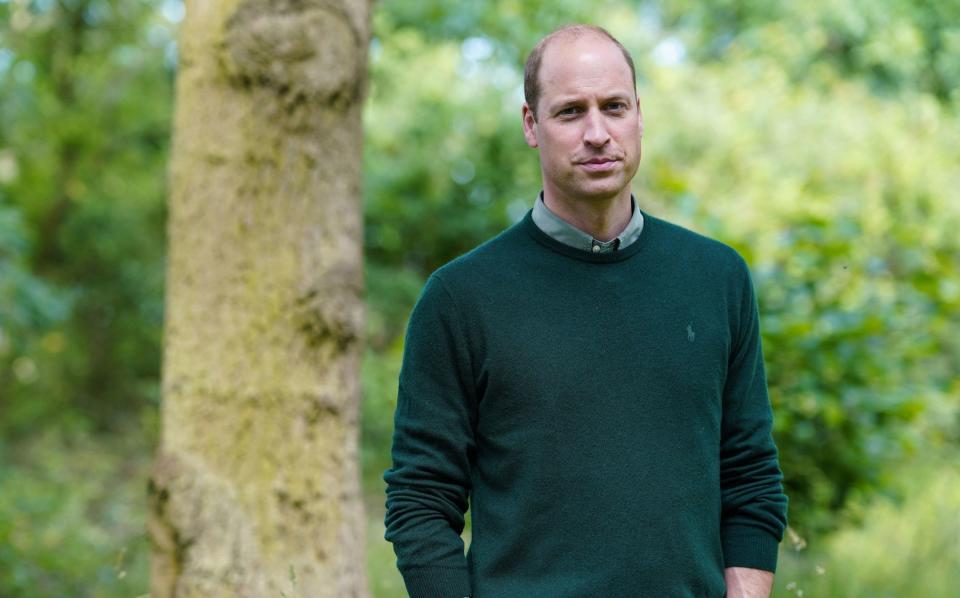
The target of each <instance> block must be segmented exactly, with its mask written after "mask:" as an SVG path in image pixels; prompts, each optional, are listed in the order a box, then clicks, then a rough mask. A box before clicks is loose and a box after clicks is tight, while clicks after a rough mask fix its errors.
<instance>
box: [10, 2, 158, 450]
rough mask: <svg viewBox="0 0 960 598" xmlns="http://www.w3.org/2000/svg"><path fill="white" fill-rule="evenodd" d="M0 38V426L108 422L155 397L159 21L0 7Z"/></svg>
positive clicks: (149, 7)
mask: <svg viewBox="0 0 960 598" xmlns="http://www.w3.org/2000/svg"><path fill="white" fill-rule="evenodd" d="M0 40H2V43H0V48H2V49H0V112H2V113H3V115H4V119H3V123H2V124H0V202H2V203H0V206H4V207H3V208H0V209H2V214H3V215H4V216H3V218H2V219H3V221H4V222H5V223H6V222H12V221H11V219H10V217H9V216H8V215H9V214H11V211H10V210H12V213H13V214H16V216H15V217H14V218H15V219H17V220H19V221H20V222H21V223H22V224H21V225H19V226H20V230H21V233H22V234H20V233H18V234H20V237H19V239H20V240H19V241H17V242H16V243H11V245H10V247H15V248H17V252H18V256H17V258H16V261H17V263H19V264H20V266H18V268H19V269H18V270H14V271H13V273H12V274H11V275H10V276H11V278H10V279H6V278H5V279H4V281H3V283H0V286H2V287H3V288H4V289H9V288H10V286H11V285H12V286H13V287H14V288H16V289H17V290H16V291H10V290H5V291H3V292H7V293H15V294H16V297H17V302H16V303H15V305H16V306H17V307H15V308H5V310H10V311H4V315H3V320H0V327H3V328H7V327H10V326H11V324H10V320H12V319H15V320H16V321H18V322H20V323H19V324H14V325H13V326H15V327H16V329H11V330H5V331H4V335H5V336H7V337H10V336H14V335H15V340H14V341H11V342H10V343H8V350H7V351H0V385H2V388H0V396H3V397H4V402H6V403H7V404H8V405H9V406H10V409H11V410H12V415H13V417H10V418H4V420H3V421H2V424H0V426H2V428H3V430H5V431H6V432H7V433H10V434H20V433H23V432H24V431H26V430H28V429H29V428H30V427H31V426H32V425H37V424H39V423H42V422H45V421H49V420H54V419H56V418H59V417H61V416H62V415H63V414H64V413H67V412H72V413H74V414H75V415H77V416H79V417H82V418H86V419H89V420H91V421H94V422H96V424H97V425H98V426H102V427H107V426H111V425H115V424H117V423H118V421H119V420H122V419H123V416H119V417H118V415H117V414H118V413H131V412H134V413H135V412H136V411H137V409H136V408H133V409H131V408H132V407H135V406H138V405H144V404H151V403H154V404H155V401H156V398H157V388H158V384H157V379H158V376H159V363H160V325H161V321H162V305H163V294H162V291H163V251H164V235H163V226H164V218H165V210H164V193H165V189H164V186H165V183H164V178H165V165H164V162H165V156H166V151H167V147H168V139H169V132H170V128H169V120H170V111H171V99H172V86H171V83H172V78H171V75H172V71H171V67H172V66H173V65H172V63H170V61H169V57H168V52H169V45H170V43H171V40H172V31H171V23H170V22H168V21H167V20H166V19H165V18H164V17H163V16H162V15H160V14H158V13H157V3H156V2H152V1H148V0H134V1H124V2H120V1H119V0H111V1H107V0H72V1H69V2H68V1H64V2H40V1H29V2H27V1H23V2H21V1H17V2H0ZM5 204H12V207H11V208H6V207H5ZM0 230H2V231H3V232H0V235H4V237H3V238H0V240H2V241H4V243H6V242H7V241H8V240H11V238H10V237H9V236H8V234H7V233H8V231H10V230H12V229H11V228H10V227H9V226H3V227H2V229H0ZM4 247H6V244H5V245H4ZM6 263H7V262H6V261H4V264H6ZM3 267H5V268H6V267H8V266H6V265H4V266H3ZM18 273H19V274H18ZM23 273H28V274H29V276H28V277H25V276H22V275H21V274H23ZM14 280H16V282H11V281H14ZM25 294H26V295H25ZM10 312H16V313H15V314H14V313H10ZM41 314H44V315H43V316H41ZM25 319H29V320H30V321H31V322H33V324H31V327H24V326H25V324H24V322H25ZM17 364H19V365H17ZM38 396H42V397H44V400H43V401H37V400H34V398H35V397H38Z"/></svg>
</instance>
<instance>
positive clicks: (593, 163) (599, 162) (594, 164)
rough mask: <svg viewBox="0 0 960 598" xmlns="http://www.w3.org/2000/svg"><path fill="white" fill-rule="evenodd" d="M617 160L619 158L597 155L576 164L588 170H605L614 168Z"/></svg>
mask: <svg viewBox="0 0 960 598" xmlns="http://www.w3.org/2000/svg"><path fill="white" fill-rule="evenodd" d="M619 161H620V159H619V158H606V157H599V158H590V159H589V160H584V161H582V162H578V163H577V164H578V165H579V166H580V167H581V168H583V169H584V170H587V171H588V172H606V171H608V170H613V169H614V168H616V166H617V163H618V162H619Z"/></svg>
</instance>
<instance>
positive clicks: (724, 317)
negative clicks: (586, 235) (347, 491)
mask: <svg viewBox="0 0 960 598" xmlns="http://www.w3.org/2000/svg"><path fill="white" fill-rule="evenodd" d="M644 218H645V226H644V230H643V234H642V235H641V236H640V239H639V240H638V241H637V242H635V243H633V244H632V245H630V246H629V247H627V248H625V249H623V250H621V251H618V252H614V253H604V254H592V253H589V252H586V251H582V250H580V249H575V248H572V247H569V246H567V245H564V244H562V243H560V242H558V241H556V240H555V239H553V238H551V237H549V236H547V235H546V234H544V233H543V232H542V231H541V230H540V229H538V228H537V227H536V225H535V224H533V222H532V220H531V217H530V213H527V215H526V217H525V218H524V219H523V220H522V221H521V222H519V223H518V224H516V225H515V226H513V227H511V228H510V229H508V230H506V231H504V232H503V233H502V234H500V235H499V236H497V237H496V238H494V239H492V240H490V241H488V242H487V243H485V244H483V245H481V246H480V247H478V248H477V249H475V250H473V251H472V252H470V253H468V254H466V255H464V256H462V257H460V258H458V259H456V260H454V261H453V262H451V263H449V264H447V265H446V266H444V267H442V268H440V269H439V270H438V271H437V272H436V273H434V275H433V276H431V278H430V280H429V281H428V283H427V285H426V287H425V288H424V290H423V293H422V295H421V297H420V299H419V300H418V302H417V305H416V307H415V308H414V310H413V314H412V315H411V318H410V324H409V328H408V330H407V338H406V346H405V349H404V358H403V368H402V371H401V374H400V386H399V394H398V399H397V411H396V431H395V435H394V444H393V462H394V464H393V467H392V468H391V469H390V470H388V471H387V472H386V474H385V475H384V479H385V480H386V481H387V515H386V527H387V531H386V538H387V539H388V540H390V541H391V542H393V544H394V549H395V550H396V553H397V566H398V567H399V568H400V571H401V572H402V573H403V576H404V580H405V582H406V585H407V590H408V591H409V592H410V595H411V596H412V597H413V598H420V597H427V598H447V597H449V598H462V597H463V596H467V595H472V596H475V597H477V598H513V597H516V598H536V597H544V598H564V597H575V596H576V597H591V598H592V597H618V598H623V597H631V596H644V597H645V596H655V597H667V596H698V597H699V596H707V597H720V596H723V595H724V590H725V586H724V580H723V569H724V567H733V566H739V567H752V568H757V569H766V570H769V571H773V570H774V569H775V567H776V559H777V545H778V543H779V541H780V540H781V538H782V535H783V529H784V526H785V523H786V521H785V516H786V504H787V500H786V497H785V496H784V494H783V491H782V487H781V478H782V475H781V472H780V469H779V466H778V463H777V451H776V448H775V446H774V443H773V440H772V438H771V434H770V429H771V413H770V405H769V400H768V397H767V389H766V380H765V377H764V369H763V356H762V352H761V348H760V336H759V326H758V321H757V305H756V299H755V297H754V293H753V288H752V285H751V282H750V276H749V272H748V270H747V267H746V265H745V263H744V261H743V260H742V258H741V257H740V256H739V255H738V254H737V253H736V252H735V251H734V250H732V249H730V248H729V247H727V246H726V245H723V244H721V243H718V242H716V241H712V240H710V239H707V238H705V237H702V236H700V235H697V234H695V233H692V232H690V231H687V230H685V229H683V228H680V227H678V226H675V225H672V224H670V223H668V222H665V221H663V220H660V219H657V218H654V217H652V216H650V215H649V214H646V213H644ZM468 499H469V504H470V507H471V515H472V531H473V540H472V543H471V546H470V551H469V554H468V555H467V556H466V557H464V554H463V542H462V541H461V539H460V533H461V532H462V530H463V525H464V512H465V511H466V510H467V505H468Z"/></svg>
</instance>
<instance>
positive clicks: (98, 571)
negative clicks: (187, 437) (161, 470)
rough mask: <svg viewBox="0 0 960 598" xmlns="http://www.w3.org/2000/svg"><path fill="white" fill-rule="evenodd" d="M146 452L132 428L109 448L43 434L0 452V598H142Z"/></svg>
mask: <svg viewBox="0 0 960 598" xmlns="http://www.w3.org/2000/svg"><path fill="white" fill-rule="evenodd" d="M144 424H145V427H147V428H148V429H149V428H155V423H151V422H149V421H145V422H144ZM152 442H153V434H144V433H143V432H140V431H139V430H137V429H136V428H129V429H127V430H126V433H125V434H123V435H120V436H118V437H117V439H116V440H113V441H105V440H104V439H102V438H97V437H92V436H90V435H89V434H87V433H84V432H78V431H72V432H71V431H64V430H62V429H50V430H47V431H45V432H44V433H42V434H39V435H37V436H36V437H35V438H32V439H31V440H29V441H25V442H23V443H21V444H20V445H19V446H17V447H16V448H15V449H14V448H11V447H7V446H6V445H2V444H0V487H2V488H3V492H2V493H0V594H2V595H3V596H8V597H10V598H17V597H21V596H22V597H24V598H26V597H30V598H46V597H50V598H55V597H56V598H59V597H61V596H76V597H78V598H82V597H85V596H98V597H113V596H115V597H117V598H121V597H122V598H131V597H133V596H142V595H144V594H145V593H146V591H147V569H148V562H147V556H148V554H147V541H146V538H145V534H144V529H145V517H144V516H145V510H146V501H145V493H146V492H145V486H146V483H145V479H146V475H147V471H148V469H149V452H148V447H149V446H151V445H152Z"/></svg>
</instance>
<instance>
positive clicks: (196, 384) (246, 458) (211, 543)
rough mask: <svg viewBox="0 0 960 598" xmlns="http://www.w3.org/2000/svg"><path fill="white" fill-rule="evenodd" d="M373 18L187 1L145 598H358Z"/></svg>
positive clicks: (328, 8)
mask: <svg viewBox="0 0 960 598" xmlns="http://www.w3.org/2000/svg"><path fill="white" fill-rule="evenodd" d="M369 10H370V7H369V2H368V0H207V1H194V2H190V1H189V0H188V2H187V11H186V16H185V19H184V21H183V24H182V29H181V34H180V35H181V37H180V65H179V72H178V78H177V93H176V101H177V106H176V116H175V122H174V136H173V147H172V155H171V162H170V184H171V189H170V211H169V221H168V235H169V254H168V264H167V296H166V320H165V324H164V326H165V328H164V357H163V417H162V426H163V428H162V437H161V445H160V448H159V450H158V454H157V458H156V462H155V466H154V471H153V474H152V476H151V480H150V488H149V498H150V519H149V531H150V538H151V543H152V550H153V552H152V563H151V567H152V571H151V573H152V581H151V590H152V592H151V593H152V595H153V596H154V597H166V596H177V597H192V596H198V597H199V596H202V597H204V598H212V597H219V596H224V597H227V596H229V597H247V596H249V597H256V598H261V597H271V598H272V597H276V598H280V597H281V596H287V597H293V596H303V597H308V596H309V597H311V598H312V597H326V596H330V597H337V598H341V597H350V596H357V597H363V596H367V594H368V592H367V587H366V568H365V559H364V542H363V537H364V529H365V526H364V518H363V512H362V501H361V500H360V485H359V474H358V454H357V453H358V435H359V434H358V419H359V400H360V393H359V360H360V339H361V335H362V323H363V311H362V309H363V308H362V302H361V292H362V288H361V287H362V281H363V275H362V267H361V266H362V240H363V230H362V221H361V219H362V216H361V204H360V172H361V109H362V103H363V102H362V99H363V94H364V90H365V84H366V59H367V56H366V53H367V44H368V40H369V35H370V33H369Z"/></svg>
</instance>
